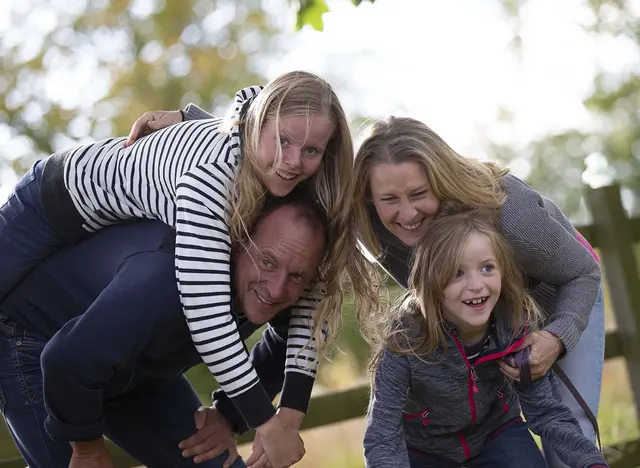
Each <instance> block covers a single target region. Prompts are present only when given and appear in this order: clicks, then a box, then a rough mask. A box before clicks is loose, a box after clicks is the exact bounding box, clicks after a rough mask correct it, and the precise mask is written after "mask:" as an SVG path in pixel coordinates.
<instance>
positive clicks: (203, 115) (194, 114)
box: [184, 103, 213, 120]
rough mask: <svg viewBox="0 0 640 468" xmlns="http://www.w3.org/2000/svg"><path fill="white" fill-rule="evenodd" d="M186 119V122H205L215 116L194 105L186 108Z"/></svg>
mask: <svg viewBox="0 0 640 468" xmlns="http://www.w3.org/2000/svg"><path fill="white" fill-rule="evenodd" d="M184 117H185V120H204V119H211V118H212V117H213V115H211V114H209V113H208V112H207V111H205V110H204V109H202V108H201V107H198V106H197V105H196V104H194V103H189V104H187V107H185V108H184Z"/></svg>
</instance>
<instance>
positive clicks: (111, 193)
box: [0, 72, 366, 467]
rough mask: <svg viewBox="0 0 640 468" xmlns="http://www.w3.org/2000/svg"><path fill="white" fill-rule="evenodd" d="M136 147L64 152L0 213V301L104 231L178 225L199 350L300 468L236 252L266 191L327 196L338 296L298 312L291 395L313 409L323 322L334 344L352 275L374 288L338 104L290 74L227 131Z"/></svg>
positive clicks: (243, 408)
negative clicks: (256, 350)
mask: <svg viewBox="0 0 640 468" xmlns="http://www.w3.org/2000/svg"><path fill="white" fill-rule="evenodd" d="M125 140H126V138H112V139H108V140H104V141H100V142H97V143H92V144H88V145H84V146H81V147H78V148H74V149H71V150H67V151H62V152H59V153H56V154H54V155H53V156H51V157H49V158H47V159H45V160H42V161H38V162H37V163H36V164H35V165H34V166H33V167H32V168H31V169H30V170H29V171H28V172H27V173H26V174H25V176H24V177H23V178H22V179H21V180H20V181H19V182H18V184H17V185H16V187H15V190H14V192H13V194H12V195H11V196H10V198H9V200H8V201H7V203H6V204H5V205H3V206H2V207H1V208H0V298H2V297H4V296H5V295H6V294H7V292H8V291H9V290H10V289H11V288H12V287H13V286H15V285H16V284H17V283H18V281H19V280H20V279H21V278H23V277H24V276H25V275H26V273H27V272H28V271H29V270H30V269H31V268H33V266H34V265H35V264H37V263H38V262H40V261H41V260H42V259H43V258H45V257H46V256H48V255H50V254H51V253H52V252H53V251H54V250H55V249H57V248H59V247H60V246H61V245H63V244H64V243H75V242H77V241H79V240H80V239H82V238H83V237H84V236H86V235H88V234H90V233H92V232H95V231H97V230H99V229H101V228H102V227H104V226H107V225H109V224H113V223H117V222H120V221H122V220H125V219H128V218H152V219H160V220H162V221H164V222H165V223H167V224H169V225H171V226H174V227H175V228H176V276H177V284H178V290H179V292H180V297H181V301H182V305H183V308H184V313H185V315H186V318H187V322H188V325H189V329H190V331H191V335H192V338H193V341H194V344H195V346H196V348H197V350H198V352H199V353H200V355H201V356H202V359H203V361H204V362H205V363H206V364H207V366H208V368H209V370H210V371H211V372H212V373H213V375H214V377H215V378H216V380H217V381H218V383H219V384H220V386H221V387H222V388H223V389H224V391H225V392H226V393H227V395H228V396H229V397H231V398H232V400H233V402H234V404H235V405H236V407H237V408H238V409H239V411H240V412H241V413H242V416H243V417H244V419H245V420H246V421H247V423H248V424H249V426H251V427H257V429H258V432H259V434H260V435H261V436H262V441H263V443H264V448H265V450H266V453H267V456H268V458H269V461H270V462H271V464H272V466H274V467H276V466H285V465H286V466H289V465H290V464H292V463H293V462H295V461H297V460H298V459H299V458H300V456H301V454H302V453H303V451H304V450H303V448H302V444H301V441H300V440H299V436H298V435H297V433H295V432H294V431H291V430H290V429H287V428H286V427H285V426H284V425H283V424H282V422H281V421H280V419H279V417H278V416H276V415H275V410H274V408H273V406H272V403H271V401H270V400H269V398H268V397H267V394H266V393H265V391H264V389H263V388H262V386H261V385H260V382H259V379H258V375H257V373H256V371H255V370H254V368H253V366H252V364H251V362H250V361H249V357H248V355H247V352H246V350H245V348H244V346H243V344H242V341H241V340H240V336H239V334H238V330H237V327H236V324H235V321H234V319H233V316H232V314H231V304H230V297H231V290H230V279H229V278H230V264H229V261H230V252H231V248H232V246H233V247H234V248H241V247H239V246H241V245H242V242H243V241H244V240H245V238H246V235H247V232H248V229H249V227H250V226H251V225H252V224H253V222H254V221H255V219H256V217H257V215H258V214H259V212H260V210H261V207H262V204H263V201H264V196H265V193H266V192H270V193H271V194H272V195H275V196H285V195H287V194H288V193H289V192H290V191H291V190H292V189H293V188H294V187H295V186H297V185H298V184H300V183H303V182H304V183H305V184H307V185H308V186H309V187H310V189H311V190H313V191H314V192H315V196H316V198H317V199H318V203H319V204H320V205H321V206H322V208H323V210H324V211H325V213H326V214H327V217H328V220H329V223H330V227H329V232H328V238H327V245H328V249H327V254H326V257H325V262H324V264H323V266H322V268H321V271H320V278H321V280H322V281H324V282H325V285H324V288H323V290H322V293H326V298H325V299H324V300H323V301H322V302H320V305H319V306H318V311H317V312H316V306H317V305H318V304H317V303H318V302H319V301H320V292H318V293H317V294H313V295H312V294H310V293H309V291H307V294H306V296H307V297H303V298H302V299H301V300H300V301H299V302H298V304H297V308H296V311H294V313H293V314H292V320H291V323H290V333H289V339H288V353H287V356H288V361H287V367H286V371H287V378H286V382H287V384H285V386H284V390H283V393H282V398H281V404H282V405H283V406H288V407H290V408H293V409H296V410H300V411H305V410H306V405H307V403H308V396H309V394H310V392H311V387H312V385H313V381H314V377H315V373H316V367H317V361H318V360H317V351H318V350H317V349H316V348H322V347H323V345H324V344H325V342H324V340H322V339H318V338H320V337H321V330H318V327H316V326H315V325H314V314H317V322H316V323H327V324H328V330H329V334H330V336H331V335H332V334H335V331H336V330H337V329H338V326H337V323H336V322H337V321H339V319H340V315H339V314H340V306H341V302H342V293H341V290H340V286H339V277H340V273H341V272H342V271H343V270H345V269H348V272H349V273H350V279H351V280H352V283H353V284H354V289H355V290H356V294H360V293H361V292H362V291H366V288H365V287H364V285H362V284H361V283H362V282H363V281H365V280H366V278H365V277H364V276H361V275H359V273H360V272H361V271H364V270H359V268H360V267H361V266H362V265H363V264H364V260H363V259H362V258H360V257H359V253H358V252H357V251H355V250H353V249H350V248H347V247H351V246H352V245H353V243H354V242H355V237H354V234H353V229H352V228H351V224H350V223H351V220H350V218H349V217H348V215H347V213H348V203H347V202H346V200H348V196H347V195H348V194H347V193H346V192H347V187H348V182H349V175H350V173H351V167H352V165H353V147H352V143H351V138H350V135H349V129H348V126H347V120H346V117H345V114H344V111H343V109H342V106H341V105H340V102H339V101H338V98H337V97H336V95H335V93H334V92H333V90H332V89H331V87H330V85H329V84H328V83H327V82H326V81H325V80H323V79H321V78H319V77H317V76H315V75H313V74H310V73H306V72H291V73H286V74H284V75H282V76H280V77H278V78H276V79H274V80H272V81H271V82H269V83H268V84H267V85H266V86H265V87H264V89H262V88H261V87H257V86H256V87H250V88H246V89H242V90H240V91H239V92H238V93H237V94H236V100H235V106H234V109H233V112H232V114H231V116H230V118H229V119H228V120H227V121H223V119H218V118H212V119H207V120H199V121H189V122H184V123H180V124H178V125H174V126H172V127H170V128H166V129H164V130H161V131H158V132H156V133H154V134H153V135H150V136H149V137H147V138H145V139H143V140H141V141H139V142H137V143H136V144H135V145H132V146H128V147H125V145H124V143H125ZM87 261H91V260H90V259H87ZM354 272H355V273H354ZM310 279H311V278H297V279H296V280H297V281H301V282H303V283H304V284H306V283H307V282H308V281H309V280H310ZM318 290H319V288H318ZM361 297H364V295H363V296H361ZM256 301H259V302H260V301H261V302H263V303H269V301H270V298H268V297H262V296H258V295H256ZM314 335H315V338H316V340H315V341H314V339H313V338H314ZM316 343H317V346H316ZM96 423H99V422H98V421H96ZM293 447H295V450H292V448H293ZM294 452H295V453H294Z"/></svg>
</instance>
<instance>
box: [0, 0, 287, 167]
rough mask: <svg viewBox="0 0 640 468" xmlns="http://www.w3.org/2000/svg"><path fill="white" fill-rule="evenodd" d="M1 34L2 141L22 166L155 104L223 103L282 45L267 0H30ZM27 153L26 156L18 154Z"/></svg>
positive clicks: (116, 127) (15, 8)
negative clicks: (6, 138)
mask: <svg viewBox="0 0 640 468" xmlns="http://www.w3.org/2000/svg"><path fill="white" fill-rule="evenodd" d="M9 15H10V18H9V21H10V23H9V24H11V27H10V28H9V29H8V30H7V31H6V33H5V34H4V35H3V37H2V39H1V42H0V69H2V76H1V77H0V132H3V133H5V135H6V133H7V132H8V134H9V135H10V137H11V139H12V141H13V143H14V144H15V145H13V146H11V147H10V148H7V147H0V161H4V162H7V161H8V159H9V157H10V156H11V158H12V161H11V163H12V165H13V167H14V169H15V171H16V172H18V173H20V172H22V171H23V170H24V169H25V167H27V166H28V165H29V164H30V163H31V162H32V161H33V159H35V158H36V157H38V156H42V153H45V154H48V153H51V152H52V151H54V150H56V149H59V148H60V147H66V146H70V145H71V144H73V142H74V141H83V140H85V139H100V138H105V137H108V136H112V135H114V134H126V133H127V132H128V130H129V128H130V126H131V124H132V123H133V120H134V119H135V118H136V117H137V116H139V115H140V114H142V113H143V112H144V111H146V110H149V109H167V108H168V109H173V108H177V107H179V106H182V105H184V104H186V103H187V102H196V103H198V104H201V105H203V106H204V107H205V108H207V109H214V110H216V109H219V108H220V106H221V105H226V104H227V103H228V101H229V99H231V98H232V97H233V94H234V93H235V91H236V90H237V89H238V87H241V86H244V85H248V84H256V83H261V82H263V81H264V79H263V77H261V76H259V74H258V73H257V72H256V71H255V70H256V67H255V61H256V59H258V58H259V57H260V56H261V55H265V53H266V52H267V51H268V53H269V54H277V52H278V50H279V47H280V46H279V44H278V41H277V39H278V32H279V31H280V30H281V29H282V27H281V25H278V24H277V21H278V19H277V17H276V16H275V15H273V14H270V13H268V12H266V11H265V10H263V8H262V2H261V1H260V0H246V1H243V2H236V1H233V0H213V1H210V0H186V1H183V2H169V1H165V0H112V1H107V0H84V1H71V2H69V1H66V0H54V1H50V0H22V1H20V2H12V4H11V7H10V10H9ZM69 140H71V141H69ZM16 156H17V157H16Z"/></svg>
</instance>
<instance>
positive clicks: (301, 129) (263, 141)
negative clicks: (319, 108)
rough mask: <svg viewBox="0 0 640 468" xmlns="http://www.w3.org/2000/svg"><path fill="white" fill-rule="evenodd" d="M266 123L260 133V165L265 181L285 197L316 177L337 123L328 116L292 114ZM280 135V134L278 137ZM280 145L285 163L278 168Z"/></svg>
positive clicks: (279, 195) (263, 180)
mask: <svg viewBox="0 0 640 468" xmlns="http://www.w3.org/2000/svg"><path fill="white" fill-rule="evenodd" d="M278 123H279V126H280V129H279V130H280V131H279V132H278V131H277V130H278V129H277V128H276V121H275V119H269V120H266V121H265V123H264V127H263V128H262V132H261V133H260V148H259V151H258V163H259V164H260V166H261V168H262V169H263V171H264V172H263V176H262V182H263V183H264V185H265V186H266V188H267V190H268V191H269V192H270V193H271V194H272V195H275V196H277V197H284V196H285V195H287V194H288V193H289V192H291V190H293V188H294V187H295V186H296V185H298V184H299V183H300V182H302V181H303V180H306V179H308V178H309V177H311V176H313V175H314V174H315V173H316V172H317V171H318V168H319V167H320V164H321V163H322V156H323V155H324V152H325V150H326V148H327V145H328V144H329V140H330V139H331V135H332V134H333V123H332V122H331V121H330V120H329V119H328V118H327V117H326V116H324V115H320V114H318V115H289V116H282V117H280V119H279V122H278ZM278 133H279V135H278ZM278 145H280V146H281V148H282V160H281V161H280V164H279V165H278V166H277V167H275V161H276V155H277V148H278Z"/></svg>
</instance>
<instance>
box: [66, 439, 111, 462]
mask: <svg viewBox="0 0 640 468" xmlns="http://www.w3.org/2000/svg"><path fill="white" fill-rule="evenodd" d="M71 448H72V450H73V453H72V454H71V461H70V462H69V468H114V466H113V463H111V456H110V455H109V451H108V450H107V446H106V445H105V443H104V439H103V438H100V439H96V440H92V441H89V442H71Z"/></svg>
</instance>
